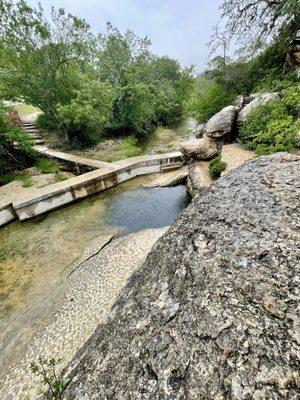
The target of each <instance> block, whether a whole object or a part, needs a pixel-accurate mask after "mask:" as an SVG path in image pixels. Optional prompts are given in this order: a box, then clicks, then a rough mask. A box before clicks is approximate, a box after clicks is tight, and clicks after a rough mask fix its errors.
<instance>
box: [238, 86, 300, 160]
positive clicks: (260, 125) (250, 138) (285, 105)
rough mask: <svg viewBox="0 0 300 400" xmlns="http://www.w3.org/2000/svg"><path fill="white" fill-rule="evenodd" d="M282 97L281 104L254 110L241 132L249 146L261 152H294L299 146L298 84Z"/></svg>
mask: <svg viewBox="0 0 300 400" xmlns="http://www.w3.org/2000/svg"><path fill="white" fill-rule="evenodd" d="M282 96H283V97H282V99H281V100H280V101H278V102H277V103H271V104H267V105H263V106H260V107H257V108H256V109H254V110H253V111H252V112H251V113H250V114H249V116H248V118H247V121H246V123H245V124H244V126H243V128H242V130H241V132H240V138H241V140H242V142H243V143H245V145H246V147H247V148H248V149H250V150H255V151H256V153H257V154H259V155H264V154H271V153H275V152H278V151H292V150H293V149H295V148H298V147H299V141H298V138H297V135H298V132H299V131H300V120H299V106H300V92H299V89H298V87H297V86H292V87H289V88H287V89H286V90H284V91H283V92H282Z"/></svg>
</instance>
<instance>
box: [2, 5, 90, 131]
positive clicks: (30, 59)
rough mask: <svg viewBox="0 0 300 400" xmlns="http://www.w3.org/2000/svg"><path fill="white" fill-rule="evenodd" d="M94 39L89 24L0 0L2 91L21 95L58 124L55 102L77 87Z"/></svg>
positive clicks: (62, 101)
mask: <svg viewBox="0 0 300 400" xmlns="http://www.w3.org/2000/svg"><path fill="white" fill-rule="evenodd" d="M92 44H93V40H92V36H91V33H90V28H89V25H88V24H87V23H86V22H85V21H84V20H82V19H79V18H77V17H75V16H73V15H70V14H67V13H66V11H65V10H63V9H57V10H55V9H52V12H51V17H50V20H47V19H46V17H45V15H44V10H43V9H42V7H41V6H39V8H38V9H34V8H31V7H29V6H28V5H27V4H26V2H25V1H24V0H20V1H18V2H16V3H14V2H13V1H11V0H7V1H6V0H0V76H1V80H2V84H1V90H2V96H3V97H6V98H12V99H16V98H21V99H23V100H24V101H26V102H28V103H29V104H32V105H34V106H37V107H39V108H40V109H41V110H42V111H43V112H44V113H45V114H46V115H48V116H49V117H50V118H52V119H54V120H56V121H57V122H58V123H59V117H58V111H57V107H58V104H67V103H68V102H69V101H70V100H71V98H72V95H73V91H74V89H76V88H77V82H78V75H79V74H80V73H82V71H83V70H84V64H85V63H86V60H87V59H88V57H89V52H90V49H91V47H92Z"/></svg>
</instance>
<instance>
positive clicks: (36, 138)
mask: <svg viewBox="0 0 300 400" xmlns="http://www.w3.org/2000/svg"><path fill="white" fill-rule="evenodd" d="M21 128H22V129H23V130H24V131H25V132H27V133H28V136H29V137H30V138H31V139H32V141H33V144H34V145H35V146H36V145H42V144H44V143H45V140H44V138H43V137H42V135H41V132H40V131H39V129H38V128H37V126H36V124H35V122H30V121H21Z"/></svg>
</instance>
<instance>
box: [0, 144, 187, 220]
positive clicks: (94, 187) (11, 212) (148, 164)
mask: <svg viewBox="0 0 300 400" xmlns="http://www.w3.org/2000/svg"><path fill="white" fill-rule="evenodd" d="M181 157H182V154H181V153H180V152H174V153H168V154H159V155H155V156H140V157H133V158H130V159H126V160H121V161H118V162H116V163H114V167H113V168H110V167H104V168H101V169H97V170H95V171H91V172H88V173H86V174H83V175H80V176H76V177H74V178H70V179H68V180H66V181H63V182H59V183H55V184H53V185H49V186H47V187H45V188H41V189H39V190H38V191H35V192H34V194H33V195H32V196H30V197H26V198H22V199H20V200H16V201H14V202H13V203H12V204H8V205H6V208H4V209H3V210H2V211H1V208H0V226H1V225H4V224H6V223H8V222H10V221H11V220H13V219H14V218H16V216H17V217H18V218H19V219H20V220H21V221H23V220H26V219H30V218H34V217H35V216H37V215H40V214H44V213H46V212H49V211H51V210H54V209H56V208H59V207H62V206H64V205H66V204H69V203H72V202H73V201H76V200H78V199H82V198H84V197H87V196H90V195H92V194H94V193H99V192H101V191H103V190H105V189H108V188H111V187H113V186H116V185H118V184H119V183H121V182H125V181H127V180H129V179H132V178H135V177H136V176H139V175H145V174H151V173H156V172H160V171H161V170H162V169H164V168H165V167H166V166H170V167H171V166H174V167H180V166H181ZM1 212H3V214H1Z"/></svg>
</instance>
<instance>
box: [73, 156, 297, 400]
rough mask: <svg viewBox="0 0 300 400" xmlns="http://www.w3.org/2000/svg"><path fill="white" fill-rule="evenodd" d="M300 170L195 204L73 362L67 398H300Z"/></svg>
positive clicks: (249, 176)
mask: <svg viewBox="0 0 300 400" xmlns="http://www.w3.org/2000/svg"><path fill="white" fill-rule="evenodd" d="M299 170H300V157H297V156H293V155H289V154H278V155H276V156H272V157H261V158H256V159H254V160H251V161H249V162H247V163H245V164H244V165H243V166H241V167H239V168H237V169H236V170H234V171H233V172H231V173H229V174H228V175H226V176H224V177H222V178H220V179H219V180H218V181H217V182H216V183H215V184H214V185H213V186H212V187H211V188H210V189H208V190H207V191H205V192H203V194H202V195H199V196H198V197H196V198H195V199H194V201H193V202H192V203H191V205H190V206H189V207H188V208H187V209H186V211H185V212H183V213H182V214H181V216H180V217H179V218H178V219H177V220H176V221H175V222H174V224H173V225H172V226H171V228H170V229H169V230H168V232H167V233H166V234H165V235H164V236H163V238H162V239H161V240H159V242H158V243H157V244H156V246H155V247H154V249H153V250H152V252H151V253H150V254H149V256H148V258H147V260H146V262H145V263H144V265H143V266H142V267H141V268H139V269H138V270H137V271H136V272H134V273H133V275H132V276H131V278H130V280H129V282H128V284H127V285H126V287H125V288H124V289H123V291H122V292H121V294H120V295H119V298H118V300H117V302H116V303H115V305H114V306H113V308H112V310H111V312H110V314H109V316H108V318H107V320H106V321H105V323H104V324H102V325H100V326H99V327H98V328H97V330H96V331H95V333H94V335H93V336H92V337H91V338H90V340H89V341H88V342H87V344H86V345H85V346H84V348H83V349H82V350H81V351H80V352H79V353H78V354H77V356H76V357H75V359H74V360H73V363H72V367H73V368H74V370H73V372H72V373H71V375H70V379H71V381H70V383H69V385H68V390H67V392H66V398H67V396H68V395H70V394H72V395H73V396H74V398H75V399H85V400H91V399H108V400H109V399H111V400H112V399H114V400H121V399H122V400H133V399H143V400H146V399H153V400H154V399H155V400H160V399H165V400H167V399H168V400H171V399H172V400H175V399H176V400H181V399H182V400H183V399H193V400H194V399H195V400H198V399H227V398H233V399H250V398H251V399H280V398H285V399H296V398H297V396H298V394H299V376H298V374H299V365H297V352H298V354H299V319H297V315H296V306H297V302H298V300H299V298H298V297H297V296H298V289H299V271H297V252H298V255H299V251H298V243H299V242H298V240H299V236H297V234H298V233H299V231H297V228H299V209H300V204H299V179H298V173H299ZM297 179H298V183H297ZM298 266H299V264H298ZM297 272H298V273H297Z"/></svg>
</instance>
